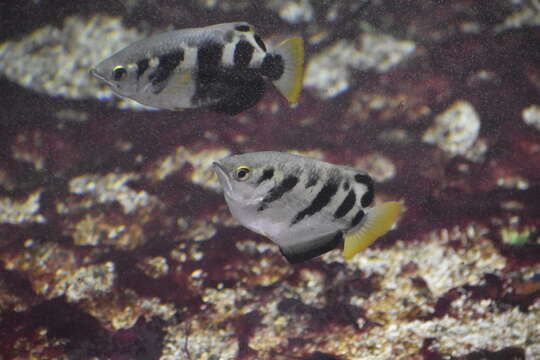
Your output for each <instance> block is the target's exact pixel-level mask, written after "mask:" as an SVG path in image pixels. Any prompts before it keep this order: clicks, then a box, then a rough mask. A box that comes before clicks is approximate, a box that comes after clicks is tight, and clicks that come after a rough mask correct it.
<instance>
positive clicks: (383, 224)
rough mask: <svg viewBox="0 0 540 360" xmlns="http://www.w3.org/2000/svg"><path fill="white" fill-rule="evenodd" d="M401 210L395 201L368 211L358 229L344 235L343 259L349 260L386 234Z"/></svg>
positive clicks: (400, 206)
mask: <svg viewBox="0 0 540 360" xmlns="http://www.w3.org/2000/svg"><path fill="white" fill-rule="evenodd" d="M402 208H403V207H402V205H401V204H400V203H398V202H397V201H389V202H385V203H382V204H379V205H377V206H375V207H373V208H371V209H369V210H368V213H367V215H366V216H367V217H366V220H365V222H364V223H363V224H362V225H361V226H360V228H358V229H354V230H353V231H351V232H349V233H346V234H345V235H344V238H345V245H344V247H343V257H344V258H345V259H346V260H349V259H350V258H352V257H353V256H354V255H355V254H356V253H358V252H360V251H362V250H364V249H365V248H367V247H368V246H369V245H371V244H372V243H373V242H374V241H375V240H377V239H378V238H379V237H381V236H382V235H384V234H386V233H387V232H388V230H390V228H391V227H392V225H394V223H395V222H396V220H397V219H398V217H399V215H400V214H401V211H402Z"/></svg>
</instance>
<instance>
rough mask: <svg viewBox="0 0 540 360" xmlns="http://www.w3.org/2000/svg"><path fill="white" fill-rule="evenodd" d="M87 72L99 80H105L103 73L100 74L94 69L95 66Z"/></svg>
mask: <svg viewBox="0 0 540 360" xmlns="http://www.w3.org/2000/svg"><path fill="white" fill-rule="evenodd" d="M89 72H90V75H92V76H95V77H97V78H98V79H99V80H103V81H107V80H106V79H105V77H104V76H103V75H101V74H100V73H98V71H97V70H96V68H92V69H90V71H89Z"/></svg>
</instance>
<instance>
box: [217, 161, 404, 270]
mask: <svg viewBox="0 0 540 360" xmlns="http://www.w3.org/2000/svg"><path fill="white" fill-rule="evenodd" d="M212 167H213V169H214V171H215V173H216V174H217V177H218V180H219V182H220V184H221V187H222V188H223V192H224V196H225V201H226V203H227V205H228V207H229V210H230V212H231V214H232V215H233V217H234V218H236V219H237V220H238V221H239V222H240V224H242V225H243V226H244V227H246V228H248V229H250V230H252V231H254V232H256V233H258V234H260V235H263V236H265V237H267V238H269V239H270V240H272V241H273V242H274V243H276V244H277V245H278V246H279V249H280V251H281V253H282V254H283V256H284V257H285V258H286V260H287V261H288V262H289V263H298V262H302V261H306V260H310V259H313V258H315V257H317V256H320V255H322V254H324V253H326V252H328V251H331V250H334V249H336V248H337V247H341V246H343V257H344V258H345V259H346V260H349V259H351V258H352V257H353V256H354V255H355V254H357V253H358V252H360V251H362V250H364V249H365V248H367V247H368V246H369V245H371V244H372V243H373V242H374V241H375V240H376V239H377V238H379V237H380V236H382V235H384V234H385V233H386V232H388V231H389V230H390V229H391V227H392V226H393V225H394V223H395V222H396V221H397V220H398V218H399V216H400V214H401V213H402V210H403V206H402V205H401V203H400V202H398V201H388V202H384V203H380V204H377V205H374V206H372V205H373V201H374V196H375V193H374V181H373V179H372V178H371V177H370V176H369V175H368V174H367V173H366V172H363V171H360V170H357V169H355V168H352V167H349V166H344V165H335V164H331V163H328V162H324V161H321V160H317V159H314V158H310V157H306V156H301V155H295V154H290V153H284V152H275V151H262V152H252V153H245V154H239V155H232V156H229V157H226V158H224V159H221V160H217V161H214V162H213V164H212Z"/></svg>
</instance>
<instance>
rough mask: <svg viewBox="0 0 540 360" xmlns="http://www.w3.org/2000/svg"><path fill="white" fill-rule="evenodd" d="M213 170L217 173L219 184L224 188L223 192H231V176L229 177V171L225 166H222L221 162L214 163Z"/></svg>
mask: <svg viewBox="0 0 540 360" xmlns="http://www.w3.org/2000/svg"><path fill="white" fill-rule="evenodd" d="M212 168H213V169H214V172H215V173H216V175H217V177H218V180H219V182H220V183H221V186H222V187H223V190H224V191H225V192H229V191H231V190H232V186H231V181H230V179H229V176H228V175H227V171H226V169H225V167H224V166H223V165H221V164H220V163H219V162H217V161H214V162H213V163H212Z"/></svg>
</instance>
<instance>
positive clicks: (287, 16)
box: [267, 0, 314, 24]
mask: <svg viewBox="0 0 540 360" xmlns="http://www.w3.org/2000/svg"><path fill="white" fill-rule="evenodd" d="M267 7H268V8H269V9H271V10H274V11H276V12H277V13H278V14H279V16H280V17H281V18H282V19H283V20H285V21H287V22H289V23H291V24H298V23H309V22H310V21H312V20H313V15H314V11H313V7H312V6H311V3H310V1H309V0H295V1H286V2H283V1H280V0H277V1H276V0H271V1H268V4H267Z"/></svg>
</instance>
